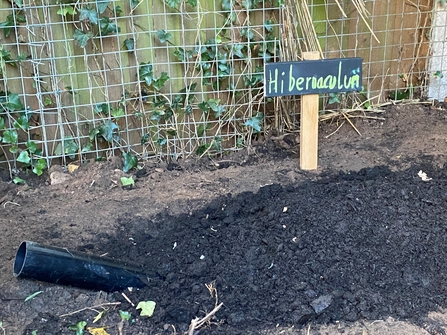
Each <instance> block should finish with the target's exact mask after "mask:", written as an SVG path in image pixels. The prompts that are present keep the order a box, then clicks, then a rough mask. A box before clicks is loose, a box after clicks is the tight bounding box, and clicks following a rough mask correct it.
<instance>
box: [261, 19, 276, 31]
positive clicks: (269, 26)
mask: <svg viewBox="0 0 447 335" xmlns="http://www.w3.org/2000/svg"><path fill="white" fill-rule="evenodd" d="M274 24H275V22H273V20H266V21H265V22H264V28H265V30H267V31H268V32H269V33H271V32H272V31H273V25H274Z"/></svg>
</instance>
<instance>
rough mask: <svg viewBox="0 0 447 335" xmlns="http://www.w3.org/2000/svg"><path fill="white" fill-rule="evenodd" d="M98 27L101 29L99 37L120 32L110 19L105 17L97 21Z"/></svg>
mask: <svg viewBox="0 0 447 335" xmlns="http://www.w3.org/2000/svg"><path fill="white" fill-rule="evenodd" d="M99 26H100V28H101V36H106V35H110V34H115V33H119V32H120V31H121V29H120V27H118V26H117V25H116V23H114V22H111V21H110V18H108V17H107V16H106V17H102V18H101V19H100V20H99Z"/></svg>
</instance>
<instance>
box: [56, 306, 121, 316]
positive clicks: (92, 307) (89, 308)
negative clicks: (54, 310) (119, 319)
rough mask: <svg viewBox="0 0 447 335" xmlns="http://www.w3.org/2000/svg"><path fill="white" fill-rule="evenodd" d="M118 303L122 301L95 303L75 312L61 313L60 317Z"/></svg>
mask: <svg viewBox="0 0 447 335" xmlns="http://www.w3.org/2000/svg"><path fill="white" fill-rule="evenodd" d="M118 305H121V303H120V302H105V303H103V304H99V305H95V306H91V307H84V308H81V309H78V310H76V311H74V312H70V313H67V314H62V315H59V317H60V318H65V317H66V316H70V315H74V314H77V313H80V312H83V311H86V310H95V309H96V308H104V306H118Z"/></svg>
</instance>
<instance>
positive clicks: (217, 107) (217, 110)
mask: <svg viewBox="0 0 447 335" xmlns="http://www.w3.org/2000/svg"><path fill="white" fill-rule="evenodd" d="M207 104H208V106H209V107H210V108H211V110H212V111H213V112H214V116H215V117H216V118H218V117H219V116H221V115H222V114H223V113H224V112H225V107H223V106H222V105H221V104H220V99H216V100H214V99H209V100H208V102H207Z"/></svg>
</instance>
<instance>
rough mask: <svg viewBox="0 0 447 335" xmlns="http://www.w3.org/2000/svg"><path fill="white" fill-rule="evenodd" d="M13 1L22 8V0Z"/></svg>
mask: <svg viewBox="0 0 447 335" xmlns="http://www.w3.org/2000/svg"><path fill="white" fill-rule="evenodd" d="M14 3H15V4H16V5H17V7H19V8H22V5H23V1H22V0H14Z"/></svg>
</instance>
